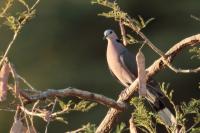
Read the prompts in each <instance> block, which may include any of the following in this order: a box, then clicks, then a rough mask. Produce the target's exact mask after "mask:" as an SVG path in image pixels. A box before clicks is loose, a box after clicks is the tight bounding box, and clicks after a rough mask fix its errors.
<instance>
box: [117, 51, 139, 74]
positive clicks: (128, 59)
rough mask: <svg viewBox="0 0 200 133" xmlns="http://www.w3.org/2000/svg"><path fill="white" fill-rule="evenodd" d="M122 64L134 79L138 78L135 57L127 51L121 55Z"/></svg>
mask: <svg viewBox="0 0 200 133" xmlns="http://www.w3.org/2000/svg"><path fill="white" fill-rule="evenodd" d="M120 61H121V64H122V65H123V66H124V68H125V69H127V70H128V71H129V72H130V73H131V74H132V75H133V76H134V77H137V66H136V59H135V58H134V55H133V54H131V53H130V52H129V51H128V50H127V49H126V50H124V51H123V52H122V53H121V54H120Z"/></svg>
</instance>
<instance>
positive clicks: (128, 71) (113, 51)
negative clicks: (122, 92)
mask: <svg viewBox="0 0 200 133" xmlns="http://www.w3.org/2000/svg"><path fill="white" fill-rule="evenodd" d="M104 38H105V39H107V41H108V44H107V53H106V57H107V63H108V67H109V69H110V71H111V73H112V75H113V76H114V77H116V78H117V79H118V81H119V82H120V83H121V84H122V85H123V86H124V87H126V88H127V87H129V86H130V85H131V84H132V83H133V82H134V80H135V79H136V78H137V65H136V59H135V57H134V55H133V54H132V53H130V52H129V51H128V49H126V48H125V47H124V45H123V44H122V43H121V42H120V40H119V39H118V37H117V35H116V33H115V32H114V31H113V30H110V29H108V30H105V32H104ZM151 83H152V84H151ZM153 84H154V85H155V82H154V81H153V80H152V81H150V82H148V84H147V87H148V88H149V89H147V93H146V96H145V98H146V99H147V100H148V101H149V102H150V103H151V105H152V107H153V108H154V109H155V111H156V112H157V113H158V115H159V116H160V117H161V119H162V120H163V121H164V122H165V124H167V125H169V126H172V125H175V124H176V119H175V117H174V115H173V114H172V113H171V112H170V110H169V109H168V108H167V107H166V106H165V105H164V103H163V102H162V101H161V98H160V97H161V96H162V94H161V93H159V92H158V91H155V89H153Z"/></svg>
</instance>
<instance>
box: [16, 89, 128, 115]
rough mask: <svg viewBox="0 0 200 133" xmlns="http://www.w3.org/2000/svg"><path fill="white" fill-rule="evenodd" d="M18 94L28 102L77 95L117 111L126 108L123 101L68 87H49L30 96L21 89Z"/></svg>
mask: <svg viewBox="0 0 200 133" xmlns="http://www.w3.org/2000/svg"><path fill="white" fill-rule="evenodd" d="M20 94H21V95H22V96H23V97H24V98H25V99H27V100H28V102H34V101H37V100H40V99H46V98H51V97H66V96H73V97H78V98H81V99H86V100H91V101H95V102H97V103H100V104H102V105H105V106H108V107H112V108H115V109H117V110H119V111H123V110H125V108H126V104H124V103H123V102H116V101H115V100H113V99H111V98H107V97H105V96H103V95H100V94H96V93H92V92H89V91H83V90H79V89H75V88H71V87H68V88H66V89H61V90H53V89H49V90H47V91H44V92H41V93H39V94H35V95H32V96H29V95H28V94H27V93H26V92H25V91H23V90H21V91H20Z"/></svg>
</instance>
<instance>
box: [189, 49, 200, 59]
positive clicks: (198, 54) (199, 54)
mask: <svg viewBox="0 0 200 133" xmlns="http://www.w3.org/2000/svg"><path fill="white" fill-rule="evenodd" d="M189 52H190V53H193V54H194V55H193V56H192V57H191V59H193V58H197V59H199V60H200V47H193V48H191V49H190V50H189Z"/></svg>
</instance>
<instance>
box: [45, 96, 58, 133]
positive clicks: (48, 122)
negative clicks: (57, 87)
mask: <svg viewBox="0 0 200 133" xmlns="http://www.w3.org/2000/svg"><path fill="white" fill-rule="evenodd" d="M56 103H57V98H55V101H54V104H53V107H52V110H51V112H50V114H49V116H51V114H52V113H53V111H54V110H55V107H56ZM50 122H51V119H48V120H47V125H46V128H45V133H47V132H48V127H49V124H50Z"/></svg>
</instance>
